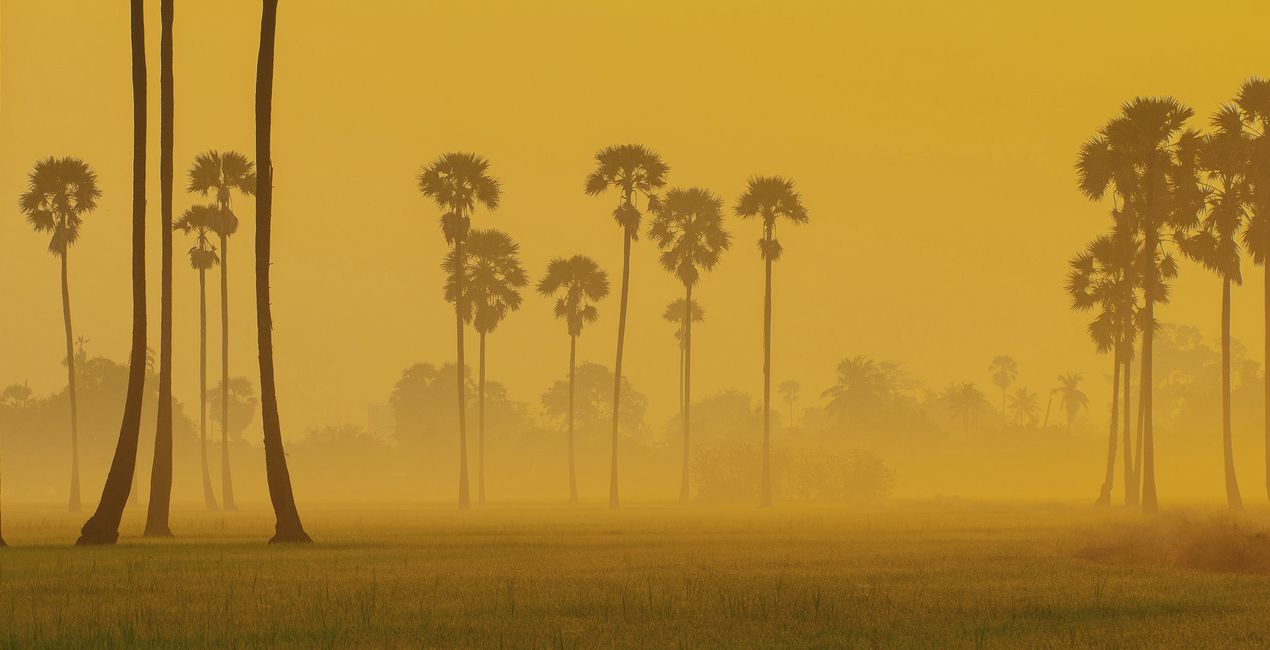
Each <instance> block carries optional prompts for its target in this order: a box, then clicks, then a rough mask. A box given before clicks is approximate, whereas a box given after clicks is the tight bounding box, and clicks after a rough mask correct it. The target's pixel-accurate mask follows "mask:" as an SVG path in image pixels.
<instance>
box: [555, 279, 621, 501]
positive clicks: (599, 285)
mask: <svg viewBox="0 0 1270 650" xmlns="http://www.w3.org/2000/svg"><path fill="white" fill-rule="evenodd" d="M538 293H541V294H542V295H544V296H547V297H550V296H553V295H555V296H556V307H555V314H556V318H561V319H564V322H565V326H566V327H567V329H568V332H569V503H577V502H578V477H577V473H576V472H575V471H574V464H573V398H574V380H575V378H576V374H577V358H578V354H577V353H578V337H579V336H581V335H582V327H583V326H584V325H586V324H588V323H594V322H595V320H596V319H597V318H599V317H600V312H599V310H598V309H597V308H596V306H595V305H596V303H598V302H599V301H601V300H603V299H604V297H605V296H607V295H609V278H608V274H606V273H605V272H604V270H603V269H601V268H600V265H599V264H596V262H595V260H593V259H591V258H589V257H585V256H582V255H574V256H573V257H569V258H563V257H558V258H556V259H554V260H551V262H550V263H549V264H547V273H546V274H545V275H544V276H543V278H542V280H539V281H538Z"/></svg>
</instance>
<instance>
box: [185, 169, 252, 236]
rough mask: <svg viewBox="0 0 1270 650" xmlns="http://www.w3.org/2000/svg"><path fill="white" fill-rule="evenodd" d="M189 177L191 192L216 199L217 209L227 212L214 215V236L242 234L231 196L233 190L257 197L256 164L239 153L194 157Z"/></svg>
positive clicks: (212, 228)
mask: <svg viewBox="0 0 1270 650" xmlns="http://www.w3.org/2000/svg"><path fill="white" fill-rule="evenodd" d="M188 175H189V180H190V182H189V185H188V186H187V187H186V191H187V192H190V193H194V194H200V195H202V196H208V195H214V196H215V198H216V203H217V205H219V206H221V207H222V208H224V209H223V210H221V211H220V212H219V213H218V214H215V215H211V216H212V217H213V218H212V221H211V224H210V226H209V227H210V228H211V230H212V232H214V233H216V234H217V235H220V236H224V237H228V236H229V235H232V234H234V233H235V232H238V216H237V215H235V214H234V212H233V211H232V210H230V209H229V205H230V195H231V193H232V191H233V190H237V191H238V192H239V193H240V194H244V195H247V196H254V195H255V194H256V164H255V163H253V162H251V161H250V160H247V156H244V155H242V154H240V153H238V152H237V151H226V152H224V153H222V152H219V151H215V150H211V151H205V152H203V153H201V154H199V155H197V156H195V157H194V164H193V165H191V166H190V170H189V173H188Z"/></svg>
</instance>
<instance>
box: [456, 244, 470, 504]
mask: <svg viewBox="0 0 1270 650" xmlns="http://www.w3.org/2000/svg"><path fill="white" fill-rule="evenodd" d="M454 268H455V269H458V270H457V271H455V273H454V296H455V300H454V322H455V329H456V330H457V336H456V337H455V340H456V341H458V357H459V367H458V378H459V381H458V386H459V510H467V509H468V508H470V507H471V506H472V504H471V499H470V497H469V496H468V484H467V483H468V482H467V395H466V393H467V391H466V387H465V386H464V381H463V380H464V379H465V377H464V375H466V374H467V372H466V371H467V366H466V365H465V364H464V361H463V308H462V305H463V269H464V268H465V262H464V260H463V233H462V232H460V233H458V234H457V235H456V236H455V237H454Z"/></svg>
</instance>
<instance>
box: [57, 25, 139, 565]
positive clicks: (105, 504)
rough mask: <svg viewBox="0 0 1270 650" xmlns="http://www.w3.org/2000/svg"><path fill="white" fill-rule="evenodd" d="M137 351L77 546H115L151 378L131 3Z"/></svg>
mask: <svg viewBox="0 0 1270 650" xmlns="http://www.w3.org/2000/svg"><path fill="white" fill-rule="evenodd" d="M131 24H132V29H131V35H132V351H131V354H130V355H129V359H128V391H127V395H126V397H125V398H124V407H123V420H122V422H121V423H120V425H119V441H118V443H117V444H116V445H115V454H114V457H113V458H112V459H111V461H110V471H109V472H108V473H107V474H106V484H105V486H104V487H103V488H102V491H101V501H100V502H98V504H97V511H96V512H94V513H93V516H92V517H89V519H88V521H86V522H84V526H83V528H81V529H80V533H79V539H78V540H76V542H75V544H76V545H77V546H85V545H97V544H114V543H115V542H116V541H117V540H118V539H119V520H120V519H121V518H123V509H124V506H126V505H127V504H128V495H129V493H131V492H132V482H133V476H134V474H135V470H136V465H137V439H138V438H139V437H140V435H141V398H142V392H143V390H144V388H145V375H146V54H145V9H144V7H143V6H142V0H132V4H131Z"/></svg>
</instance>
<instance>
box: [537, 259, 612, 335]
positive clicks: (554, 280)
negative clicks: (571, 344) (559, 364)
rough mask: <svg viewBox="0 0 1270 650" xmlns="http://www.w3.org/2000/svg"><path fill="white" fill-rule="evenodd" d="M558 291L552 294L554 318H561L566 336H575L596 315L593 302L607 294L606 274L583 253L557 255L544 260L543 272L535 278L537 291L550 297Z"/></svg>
mask: <svg viewBox="0 0 1270 650" xmlns="http://www.w3.org/2000/svg"><path fill="white" fill-rule="evenodd" d="M562 290H563V291H562ZM561 291H562V293H561V295H559V296H558V297H557V298H556V306H555V314H556V318H562V319H564V321H565V323H566V324H567V325H568V328H569V336H578V335H580V334H582V326H583V325H585V324H588V323H594V322H595V320H596V319H597V318H599V317H600V312H599V310H598V309H596V306H595V303H597V302H599V301H600V300H603V299H604V297H605V296H607V295H608V294H609V279H608V275H607V274H606V273H605V272H604V270H603V269H601V268H600V265H599V264H597V263H596V262H595V260H593V259H591V258H589V257H586V256H585V255H574V256H573V257H569V258H564V257H558V258H556V259H554V260H551V262H550V263H549V264H547V273H546V275H544V276H543V278H542V280H540V281H539V282H538V293H540V294H542V295H544V296H548V297H550V296H552V295H553V294H555V293H557V292H561Z"/></svg>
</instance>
